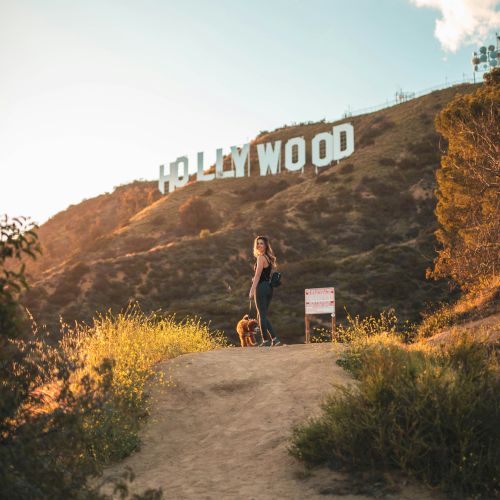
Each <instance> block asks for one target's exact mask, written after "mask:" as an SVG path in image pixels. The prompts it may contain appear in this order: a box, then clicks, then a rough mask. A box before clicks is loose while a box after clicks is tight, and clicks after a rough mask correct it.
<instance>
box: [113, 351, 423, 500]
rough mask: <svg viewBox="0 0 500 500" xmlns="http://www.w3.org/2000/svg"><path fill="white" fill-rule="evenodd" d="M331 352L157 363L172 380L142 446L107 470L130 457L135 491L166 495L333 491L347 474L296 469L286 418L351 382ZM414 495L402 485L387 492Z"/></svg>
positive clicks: (201, 356)
mask: <svg viewBox="0 0 500 500" xmlns="http://www.w3.org/2000/svg"><path fill="white" fill-rule="evenodd" d="M337 357H338V354H336V353H335V352H333V351H332V346H331V344H309V345H293V346H280V347H275V348H247V349H241V348H230V349H221V350H217V351H210V352H205V353H195V354H188V355H184V356H180V357H178V358H176V359H174V360H170V361H166V362H164V363H161V364H160V365H159V366H158V368H159V369H160V370H162V371H164V372H165V374H166V376H167V377H169V376H171V377H172V382H173V383H174V384H175V385H174V386H169V387H161V386H157V387H155V388H154V390H153V398H154V401H155V402H154V405H153V412H152V415H151V417H150V419H149V421H148V423H147V425H146V426H145V429H144V430H143V432H142V436H141V437H142V442H143V444H142V447H141V450H140V451H139V452H137V453H135V454H133V455H132V456H130V457H128V458H127V459H126V460H124V461H123V462H121V463H120V464H118V465H116V466H114V467H112V468H110V469H108V471H107V474H106V475H114V474H117V473H119V472H120V471H121V470H123V467H124V466H126V465H129V466H131V467H132V468H133V470H134V473H135V474H136V480H135V481H134V483H133V485H134V488H133V490H134V491H143V490H144V489H146V488H158V487H160V486H161V487H162V488H163V492H164V497H165V498H167V499H170V498H172V499H186V498H190V499H194V498H196V499H212V498H213V499H259V500H260V499H263V500H267V499H273V500H274V499H297V500H298V499H304V498H310V499H320V498H321V499H325V498H332V496H327V497H325V493H326V491H325V490H329V489H331V488H332V487H333V486H334V485H336V486H335V487H336V488H337V491H338V485H339V484H340V483H339V481H340V482H341V483H342V482H344V483H345V481H346V478H345V477H344V476H342V475H341V474H338V473H334V472H332V471H330V470H326V469H318V470H315V471H314V472H313V473H312V474H305V473H304V471H305V469H304V467H303V466H302V465H301V464H299V463H298V462H297V461H296V460H295V459H294V458H292V457H291V456H290V455H289V454H288V452H287V444H288V438H289V436H290V430H291V428H292V426H293V425H295V424H297V423H298V422H300V421H302V420H303V419H304V418H305V417H307V416H310V415H313V414H318V412H319V407H320V403H321V400H322V397H323V396H324V395H325V394H326V393H328V392H331V390H332V383H337V384H349V383H352V379H351V378H350V377H349V375H348V374H347V373H346V372H345V371H344V370H342V369H341V368H340V367H338V366H337V365H336V364H335V360H336V359H337ZM322 490H323V494H321V493H320V491H322ZM348 491H349V488H347V492H348ZM351 491H352V490H351ZM422 493H423V492H422V491H420V490H415V489H411V491H410V489H407V491H406V490H405V493H404V494H403V492H399V493H398V494H397V495H396V496H395V497H394V498H412V499H414V498H424V496H423V494H422ZM339 498H340V497H339ZM341 498H343V499H346V500H347V499H354V498H357V499H361V498H368V497H365V496H358V495H349V494H348V495H343V496H342V497H341Z"/></svg>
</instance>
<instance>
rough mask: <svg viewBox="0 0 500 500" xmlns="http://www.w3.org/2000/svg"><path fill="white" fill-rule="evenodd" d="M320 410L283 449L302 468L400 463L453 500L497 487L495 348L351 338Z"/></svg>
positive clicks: (499, 396) (499, 391)
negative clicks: (346, 381) (340, 383)
mask: <svg viewBox="0 0 500 500" xmlns="http://www.w3.org/2000/svg"><path fill="white" fill-rule="evenodd" d="M341 363H342V364H343V366H344V367H345V368H347V369H349V371H351V373H353V374H354V375H355V377H356V378H357V379H358V380H359V384H358V385H357V386H350V387H337V391H336V393H335V394H333V395H331V396H330V397H329V398H328V399H327V400H326V402H325V403H324V405H323V414H322V415H321V416H320V417H318V418H315V419H311V420H309V421H308V422H306V423H304V424H302V425H300V426H298V427H296V428H295V429H294V431H293V435H292V440H291V445H290V452H291V453H292V455H293V456H295V457H296V458H298V459H300V460H303V461H304V462H306V463H307V464H311V465H312V464H322V463H326V464H329V465H330V466H333V467H337V468H338V467H347V468H354V469H358V470H359V469H382V470H391V469H394V468H397V469H400V470H402V471H403V472H405V473H406V474H408V475H410V476H413V477H415V478H417V479H420V480H423V481H424V482H425V483H426V484H428V485H430V486H431V487H439V488H441V489H442V490H444V491H446V492H448V493H450V494H451V495H453V496H455V497H459V498H464V497H466V496H470V495H475V496H482V497H488V498H489V497H493V496H495V495H498V494H499V493H500V484H499V483H500V474H499V470H498V464H499V463H500V436H499V432H498V422H499V421H500V379H499V377H498V361H497V359H496V356H495V353H494V352H493V353H492V352H491V351H490V350H488V349H487V347H485V346H484V345H482V344H479V343H477V342H473V341H471V340H470V339H467V338H462V339H460V340H459V341H458V342H456V343H455V344H453V345H451V346H450V347H448V349H447V350H444V349H442V348H441V349H437V348H436V349H431V348H430V347H423V346H417V345H413V346H410V347H405V346H404V345H403V344H402V343H401V342H400V341H399V339H398V338H397V337H396V336H394V335H387V334H378V335H376V336H374V337H364V338H360V339H358V340H357V341H355V342H354V343H353V345H352V346H351V347H350V348H349V349H347V352H346V354H345V355H344V357H343V359H342V362H341Z"/></svg>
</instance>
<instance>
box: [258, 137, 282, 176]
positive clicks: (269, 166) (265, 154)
mask: <svg viewBox="0 0 500 500" xmlns="http://www.w3.org/2000/svg"><path fill="white" fill-rule="evenodd" d="M257 154H258V155H259V167H260V175H267V171H268V170H270V172H271V174H272V175H276V174H277V173H278V167H279V165H280V155H281V141H276V142H275V143H274V146H273V145H272V144H271V143H270V142H266V143H265V144H257Z"/></svg>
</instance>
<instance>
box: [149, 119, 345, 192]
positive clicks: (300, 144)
mask: <svg viewBox="0 0 500 500" xmlns="http://www.w3.org/2000/svg"><path fill="white" fill-rule="evenodd" d="M256 147H257V155H258V158H259V170H260V175H261V176H266V175H268V174H270V175H275V174H277V173H278V172H281V164H282V159H281V141H274V143H271V142H266V143H264V144H257V146H256ZM353 152H354V127H353V126H352V125H351V124H350V123H343V124H341V125H336V126H335V127H333V128H332V131H331V132H321V133H319V134H317V135H315V136H314V137H313V139H312V141H311V159H312V163H313V165H314V166H315V167H316V172H318V168H321V167H326V166H328V165H330V164H331V163H332V162H333V161H338V160H340V159H342V158H345V157H347V156H350V155H351V154H352V153H353ZM203 157H204V155H203V153H202V152H200V153H198V158H197V160H198V162H197V163H198V164H197V173H196V180H198V181H204V182H206V181H211V180H213V179H227V178H230V177H245V175H250V144H249V143H247V144H245V145H243V146H242V147H237V146H231V169H230V170H224V169H223V166H224V155H223V153H222V148H218V149H217V150H216V160H215V172H212V173H206V172H205V165H204V159H203ZM305 164H306V141H305V139H304V138H303V137H293V138H292V139H289V140H288V141H287V142H286V144H285V168H286V169H287V170H288V171H290V172H299V171H301V172H303V170H304V166H305ZM181 173H182V175H180V174H181ZM188 181H189V159H188V157H187V156H180V157H179V158H177V160H175V161H174V162H172V163H170V165H169V172H168V173H165V165H160V178H159V181H158V187H159V189H160V191H161V192H162V193H163V194H164V193H165V183H167V182H168V191H169V193H172V192H173V191H174V190H175V189H176V188H178V187H182V186H184V185H186V184H187V182H188Z"/></svg>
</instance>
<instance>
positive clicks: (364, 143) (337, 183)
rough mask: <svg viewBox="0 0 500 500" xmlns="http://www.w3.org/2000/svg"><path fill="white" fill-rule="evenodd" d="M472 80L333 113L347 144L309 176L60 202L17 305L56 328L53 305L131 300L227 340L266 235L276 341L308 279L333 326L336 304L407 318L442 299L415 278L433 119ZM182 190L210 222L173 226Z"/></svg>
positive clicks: (298, 313)
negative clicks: (349, 149) (350, 145)
mask: <svg viewBox="0 0 500 500" xmlns="http://www.w3.org/2000/svg"><path fill="white" fill-rule="evenodd" d="M473 89H474V86H472V85H460V86H456V87H452V88H449V89H445V90H441V91H436V92H433V93H431V94H428V95H426V96H423V97H420V98H418V99H414V100H411V101H409V102H406V103H402V104H399V105H397V106H394V107H391V108H388V109H385V110H381V111H378V112H375V113H371V114H367V115H362V116H357V117H351V118H349V119H348V120H343V121H349V122H351V123H352V124H353V125H354V131H355V152H354V154H353V155H352V156H350V157H349V158H346V159H344V160H342V161H341V162H340V163H339V164H337V165H333V166H331V167H327V168H324V169H322V170H321V173H320V174H319V175H315V174H314V173H313V167H312V165H311V164H310V158H308V163H309V164H308V165H307V166H306V169H305V170H306V171H305V173H304V174H300V173H287V172H283V173H281V174H279V175H276V176H273V177H266V178H262V177H259V176H251V177H246V178H239V179H221V180H214V181H212V182H210V183H203V182H191V183H189V184H188V185H187V186H185V187H183V188H181V189H178V190H177V191H175V192H174V193H172V194H169V195H165V196H162V195H161V194H160V193H159V191H158V190H157V182H156V181H151V182H134V183H132V184H130V185H126V186H121V187H119V188H117V189H116V190H115V191H114V192H113V193H111V194H106V195H102V196H99V197H97V198H95V199H92V200H86V201H84V202H82V203H81V204H79V205H76V206H71V207H70V208H68V209H67V210H66V211H64V212H61V213H59V214H57V215H56V216H54V217H53V218H51V219H50V220H49V221H48V222H47V223H46V224H44V225H43V226H42V227H41V228H40V237H41V241H42V245H43V248H44V251H45V253H44V256H43V257H42V258H40V259H39V261H38V262H37V263H36V265H35V266H32V267H31V268H30V275H31V282H32V284H33V285H32V289H31V290H30V291H29V292H28V293H27V294H26V296H25V303H26V304H27V305H28V307H29V308H30V309H31V311H32V312H33V313H34V315H35V317H37V318H38V319H39V320H40V321H41V322H44V323H47V324H48V325H49V326H51V327H55V326H56V325H57V323H58V317H59V315H60V314H61V315H62V316H63V318H64V319H65V320H66V321H72V320H84V321H90V320H91V318H92V317H93V315H94V314H95V313H96V311H103V310H107V309H108V308H112V309H113V310H119V309H121V308H123V307H124V306H126V304H127V303H128V302H129V300H131V299H134V300H138V301H139V302H140V303H141V305H142V306H143V308H144V309H145V310H153V309H158V308H161V309H162V310H163V311H169V312H176V313H177V315H178V316H183V315H186V314H191V315H197V316H200V317H201V318H202V319H203V320H206V321H211V324H212V326H213V327H216V328H222V329H224V330H225V331H226V332H227V333H228V335H229V336H232V335H233V331H234V325H235V324H236V322H237V321H238V319H239V318H240V317H241V316H242V315H243V314H244V313H245V312H247V310H248V298H247V297H248V290H249V287H250V280H251V276H252V264H253V258H252V254H251V250H252V248H251V247H252V242H253V238H254V237H255V236H256V235H257V234H267V235H269V236H270V237H271V240H272V243H273V246H274V249H275V252H276V254H277V257H278V262H279V264H280V268H281V271H282V272H283V276H284V278H283V281H284V283H283V286H282V287H281V288H279V289H278V290H277V291H276V293H275V296H274V298H273V304H272V309H271V319H272V320H273V321H274V324H275V326H276V330H277V332H279V334H280V335H281V336H282V337H284V338H285V339H288V341H293V340H298V339H299V338H300V336H301V335H303V312H304V304H303V302H304V288H307V287H321V286H335V287H336V296H337V313H338V314H337V317H338V320H339V321H342V319H343V318H345V310H344V308H347V311H348V312H349V313H351V314H361V315H367V314H377V313H378V312H380V311H381V310H383V309H384V308H387V307H391V306H392V307H394V308H395V309H396V313H397V315H398V316H399V317H400V318H401V319H409V320H412V321H418V320H419V318H420V316H419V312H420V311H422V310H423V309H425V307H426V304H428V303H430V302H437V301H440V300H442V299H443V298H444V297H447V296H448V295H449V290H448V289H447V286H446V285H445V284H444V283H438V282H435V281H428V280H426V279H425V270H426V268H427V267H428V266H430V265H431V263H432V260H433V259H434V256H435V245H436V242H435V239H434V236H433V232H434V230H435V229H436V221H435V216H434V212H433V211H434V206H435V202H436V200H435V196H434V187H435V178H434V172H435V170H436V168H437V166H438V165H439V159H440V151H441V150H443V148H445V147H446V144H443V141H442V140H441V141H440V138H439V137H438V136H437V134H436V133H435V131H434V126H433V119H434V116H435V115H436V113H438V112H439V110H440V109H442V108H443V106H445V105H446V103H447V102H448V101H449V100H450V99H451V98H452V97H453V96H454V95H455V93H457V92H461V93H466V92H472V91H473ZM338 123H341V121H339V122H335V123H328V122H319V123H313V124H302V125H297V126H290V127H282V128H280V129H277V130H275V131H273V132H263V133H261V134H260V135H259V136H258V137H257V138H256V139H255V140H254V141H253V144H257V143H260V142H268V141H274V140H278V139H281V140H282V141H283V143H284V142H286V140H287V139H288V138H290V137H296V136H303V137H304V138H305V139H306V141H307V143H308V144H309V141H310V139H311V138H312V137H313V136H314V135H315V134H317V133H318V132H321V131H328V130H331V127H332V125H335V124H338ZM254 151H255V148H253V149H252V153H253V152H254ZM251 162H252V166H253V167H252V171H253V172H254V173H256V171H257V168H256V166H257V158H256V157H255V156H252V158H251ZM192 196H197V197H199V198H200V199H202V200H204V201H206V202H207V204H206V205H205V206H206V207H208V208H209V210H208V211H209V212H211V216H210V223H209V222H208V215H207V224H206V226H207V227H210V228H211V229H210V230H207V229H205V230H201V231H200V229H203V217H201V222H197V225H194V227H191V226H190V225H187V224H186V223H184V224H183V223H182V219H181V217H180V216H179V208H180V207H181V206H182V205H183V204H184V203H185V202H186V201H187V200H189V199H190V198H191V197H192ZM199 224H201V225H199ZM319 319H321V318H319ZM323 320H325V322H326V320H327V318H323ZM325 324H326V323H325ZM233 338H234V337H233Z"/></svg>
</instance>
